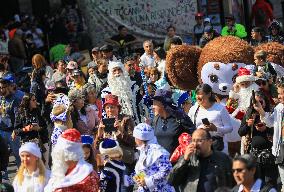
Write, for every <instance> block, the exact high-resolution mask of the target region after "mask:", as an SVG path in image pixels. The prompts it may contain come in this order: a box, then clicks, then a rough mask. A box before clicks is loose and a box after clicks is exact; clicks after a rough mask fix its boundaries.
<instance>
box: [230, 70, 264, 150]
mask: <svg viewBox="0 0 284 192" xmlns="http://www.w3.org/2000/svg"><path fill="white" fill-rule="evenodd" d="M256 80H257V77H255V76H253V75H251V72H250V70H248V69H247V68H242V67H241V68H240V69H239V71H238V76H237V78H236V84H235V87H236V86H237V88H235V90H231V91H230V93H229V98H230V99H233V100H235V101H237V107H233V106H232V105H231V106H229V105H228V106H227V109H228V111H230V112H232V116H233V117H235V118H236V119H239V120H241V121H242V119H243V117H244V115H245V114H246V112H247V110H248V108H249V106H250V104H251V103H250V102H251V97H252V92H253V91H258V90H259V87H258V85H257V84H256V83H255V81H256ZM244 83H247V84H249V85H248V86H247V87H244V86H241V85H242V84H244ZM247 143H248V141H247V139H246V138H245V137H242V140H241V154H243V153H244V152H245V148H246V145H247Z"/></svg>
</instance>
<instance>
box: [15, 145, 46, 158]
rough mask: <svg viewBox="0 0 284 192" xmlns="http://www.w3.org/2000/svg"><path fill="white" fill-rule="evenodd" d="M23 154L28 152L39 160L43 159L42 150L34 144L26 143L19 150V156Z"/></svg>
mask: <svg viewBox="0 0 284 192" xmlns="http://www.w3.org/2000/svg"><path fill="white" fill-rule="evenodd" d="M22 152H28V153H31V154H32V155H34V156H36V157H38V158H41V152H40V148H39V147H38V145H37V144H36V143H33V142H27V143H24V144H23V145H22V146H21V147H20V149H19V155H21V153H22Z"/></svg>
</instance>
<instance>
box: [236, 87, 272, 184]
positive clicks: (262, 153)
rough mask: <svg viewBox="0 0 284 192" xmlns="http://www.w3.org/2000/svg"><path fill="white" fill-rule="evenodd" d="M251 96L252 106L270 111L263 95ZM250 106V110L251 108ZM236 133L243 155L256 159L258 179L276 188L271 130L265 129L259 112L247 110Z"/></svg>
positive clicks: (259, 93) (258, 92) (259, 92)
mask: <svg viewBox="0 0 284 192" xmlns="http://www.w3.org/2000/svg"><path fill="white" fill-rule="evenodd" d="M253 95H255V98H254V100H253V98H251V100H252V105H253V104H257V103H259V104H260V105H261V106H262V108H263V109H264V110H265V112H270V111H271V110H270V102H269V99H268V98H267V97H266V96H265V95H264V93H262V92H261V91H257V92H255V94H253ZM252 105H251V106H250V108H253V106H252ZM238 132H239V135H240V136H241V137H243V139H242V143H243V151H244V153H245V154H246V153H250V154H252V155H254V156H255V158H256V159H257V164H258V168H259V173H260V174H259V176H260V178H261V179H262V180H263V181H265V182H266V183H270V184H271V185H272V186H274V187H276V186H277V177H278V174H277V172H278V170H277V166H276V165H275V162H274V161H275V159H274V157H273V155H272V151H271V147H272V137H273V129H271V128H269V127H267V125H266V123H265V122H264V121H263V120H261V118H260V115H259V112H257V111H256V110H254V109H253V110H250V109H249V110H248V111H247V113H246V114H245V117H244V118H243V120H242V123H241V126H240V128H239V131H238Z"/></svg>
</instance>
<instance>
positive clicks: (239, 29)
mask: <svg viewBox="0 0 284 192" xmlns="http://www.w3.org/2000/svg"><path fill="white" fill-rule="evenodd" d="M225 19H226V26H225V27H223V29H222V32H221V35H222V36H228V35H232V36H236V37H239V38H241V39H243V38H245V37H246V36H247V32H246V28H245V27H244V26H243V25H241V24H239V23H236V19H235V17H234V16H233V15H227V16H225Z"/></svg>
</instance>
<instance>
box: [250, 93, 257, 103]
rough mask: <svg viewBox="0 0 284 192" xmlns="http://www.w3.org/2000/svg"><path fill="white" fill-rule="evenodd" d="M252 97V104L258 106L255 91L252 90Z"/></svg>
mask: <svg viewBox="0 0 284 192" xmlns="http://www.w3.org/2000/svg"><path fill="white" fill-rule="evenodd" d="M251 97H252V104H254V105H255V104H256V100H255V92H254V90H252V94H251Z"/></svg>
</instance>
